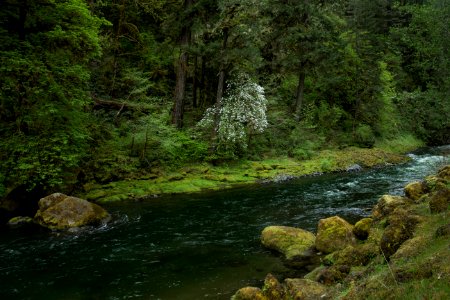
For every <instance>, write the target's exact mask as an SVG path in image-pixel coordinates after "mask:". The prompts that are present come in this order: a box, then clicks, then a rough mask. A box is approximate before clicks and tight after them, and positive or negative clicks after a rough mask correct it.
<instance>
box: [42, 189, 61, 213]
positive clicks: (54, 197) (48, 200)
mask: <svg viewBox="0 0 450 300" xmlns="http://www.w3.org/2000/svg"><path fill="white" fill-rule="evenodd" d="M67 197H68V196H67V195H64V194H61V193H53V194H51V195H48V196H47V197H44V198H41V200H39V202H38V205H39V210H40V211H44V210H46V209H48V208H49V207H51V206H54V205H56V204H58V203H59V202H61V201H62V200H64V199H66V198H67Z"/></svg>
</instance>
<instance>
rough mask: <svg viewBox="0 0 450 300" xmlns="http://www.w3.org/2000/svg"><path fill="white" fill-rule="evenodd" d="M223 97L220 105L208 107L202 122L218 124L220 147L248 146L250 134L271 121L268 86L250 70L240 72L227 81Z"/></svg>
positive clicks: (226, 149)
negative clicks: (265, 91)
mask: <svg viewBox="0 0 450 300" xmlns="http://www.w3.org/2000/svg"><path fill="white" fill-rule="evenodd" d="M222 101H223V104H222V105H221V106H220V107H217V106H213V107H211V108H209V109H207V110H206V112H205V114H204V117H203V119H202V120H201V121H200V122H199V126H200V127H203V128H209V129H211V128H217V129H216V130H217V139H218V143H217V148H218V149H219V150H220V149H223V150H225V151H229V150H231V152H234V150H236V147H237V148H240V149H245V148H246V147H247V145H248V139H249V138H250V136H251V135H252V134H254V133H262V132H264V130H265V129H266V127H267V125H268V124H267V119H266V104H267V101H266V98H265V96H264V89H263V88H262V87H261V86H260V85H258V84H257V83H255V82H254V81H253V80H252V79H251V78H250V77H249V76H248V75H247V74H245V73H239V74H238V75H237V76H236V77H235V78H234V79H233V80H230V81H229V83H228V84H227V92H226V94H225V97H224V98H223V100H222ZM217 116H219V121H218V122H217V119H216V118H217Z"/></svg>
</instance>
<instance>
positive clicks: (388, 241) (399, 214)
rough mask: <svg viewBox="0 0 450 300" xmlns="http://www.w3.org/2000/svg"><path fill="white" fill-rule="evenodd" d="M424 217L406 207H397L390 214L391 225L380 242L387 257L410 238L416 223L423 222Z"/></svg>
mask: <svg viewBox="0 0 450 300" xmlns="http://www.w3.org/2000/svg"><path fill="white" fill-rule="evenodd" d="M421 221H422V219H421V218H420V217H419V216H417V215H415V214H414V213H413V212H411V211H409V210H406V209H404V208H401V207H399V208H397V209H395V211H393V212H392V213H391V215H390V216H389V219H388V222H389V225H388V226H387V227H386V229H385V230H384V232H383V235H382V237H381V242H380V248H381V250H382V251H383V254H384V256H385V257H386V258H389V257H390V256H391V255H393V254H394V253H395V252H396V251H397V249H398V248H400V246H401V245H402V244H403V242H405V241H406V240H408V239H410V238H411V237H412V236H413V234H414V230H415V227H416V225H417V224H418V223H419V222H421Z"/></svg>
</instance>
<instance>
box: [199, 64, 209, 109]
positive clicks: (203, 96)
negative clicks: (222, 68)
mask: <svg viewBox="0 0 450 300" xmlns="http://www.w3.org/2000/svg"><path fill="white" fill-rule="evenodd" d="M200 72H201V73H200V102H201V103H200V106H201V107H205V105H206V100H207V98H208V84H207V82H206V79H205V72H206V58H205V57H204V56H202V67H201V71H200Z"/></svg>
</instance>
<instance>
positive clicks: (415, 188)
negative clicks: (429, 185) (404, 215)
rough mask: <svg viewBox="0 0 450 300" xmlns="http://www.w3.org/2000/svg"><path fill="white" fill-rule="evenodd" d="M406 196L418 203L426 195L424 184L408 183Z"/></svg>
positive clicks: (405, 189)
mask: <svg viewBox="0 0 450 300" xmlns="http://www.w3.org/2000/svg"><path fill="white" fill-rule="evenodd" d="M404 191H405V196H406V197H408V198H409V199H412V200H414V201H418V200H419V199H420V198H421V197H422V196H423V195H424V194H426V191H425V188H424V185H423V183H422V182H418V181H416V182H411V183H408V184H407V185H406V186H405V188H404Z"/></svg>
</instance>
